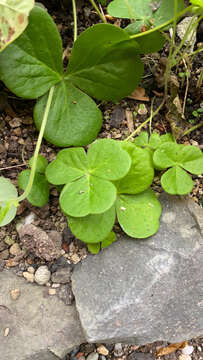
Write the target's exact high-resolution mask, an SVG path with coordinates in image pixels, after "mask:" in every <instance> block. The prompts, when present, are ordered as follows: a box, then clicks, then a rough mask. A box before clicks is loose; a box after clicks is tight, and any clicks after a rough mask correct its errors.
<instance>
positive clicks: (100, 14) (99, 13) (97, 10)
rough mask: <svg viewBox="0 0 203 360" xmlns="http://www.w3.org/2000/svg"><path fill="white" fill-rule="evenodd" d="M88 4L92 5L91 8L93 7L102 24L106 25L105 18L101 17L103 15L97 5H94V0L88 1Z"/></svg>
mask: <svg viewBox="0 0 203 360" xmlns="http://www.w3.org/2000/svg"><path fill="white" fill-rule="evenodd" d="M89 2H90V3H91V4H92V6H93V7H94V9H95V10H96V12H97V14H98V15H99V17H100V19H101V20H102V21H103V22H104V23H107V21H106V18H105V16H103V14H102V13H101V11H100V10H99V8H98V6H97V4H96V3H95V1H94V0H89Z"/></svg>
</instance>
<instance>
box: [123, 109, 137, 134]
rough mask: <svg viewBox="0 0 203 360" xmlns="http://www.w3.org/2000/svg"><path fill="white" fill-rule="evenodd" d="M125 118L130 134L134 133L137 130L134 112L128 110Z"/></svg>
mask: <svg viewBox="0 0 203 360" xmlns="http://www.w3.org/2000/svg"><path fill="white" fill-rule="evenodd" d="M125 116H126V120H127V125H128V129H129V131H130V133H132V132H133V131H134V130H135V128H134V122H133V113H132V111H130V110H126V111H125Z"/></svg>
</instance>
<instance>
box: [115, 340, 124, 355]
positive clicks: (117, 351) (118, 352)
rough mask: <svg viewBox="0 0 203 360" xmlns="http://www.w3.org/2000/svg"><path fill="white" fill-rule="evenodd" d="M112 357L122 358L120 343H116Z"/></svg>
mask: <svg viewBox="0 0 203 360" xmlns="http://www.w3.org/2000/svg"><path fill="white" fill-rule="evenodd" d="M114 356H115V357H121V356H123V347H122V344H121V343H117V344H115V346H114Z"/></svg>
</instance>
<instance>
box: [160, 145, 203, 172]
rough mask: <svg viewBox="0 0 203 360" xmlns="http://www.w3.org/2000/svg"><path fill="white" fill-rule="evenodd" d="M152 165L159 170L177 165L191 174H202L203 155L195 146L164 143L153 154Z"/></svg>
mask: <svg viewBox="0 0 203 360" xmlns="http://www.w3.org/2000/svg"><path fill="white" fill-rule="evenodd" d="M153 161H154V165H155V166H156V167H157V168H159V169H166V168H168V167H172V166H176V165H179V166H180V167H183V168H184V169H185V170H187V171H189V172H191V173H192V174H196V175H200V174H202V173H203V154H202V152H201V150H200V149H199V148H197V147H195V146H191V145H190V146H186V145H182V144H176V143H172V142H171V143H168V142H167V143H164V144H162V145H161V146H160V147H159V148H158V149H157V150H156V151H155V153H154V156H153Z"/></svg>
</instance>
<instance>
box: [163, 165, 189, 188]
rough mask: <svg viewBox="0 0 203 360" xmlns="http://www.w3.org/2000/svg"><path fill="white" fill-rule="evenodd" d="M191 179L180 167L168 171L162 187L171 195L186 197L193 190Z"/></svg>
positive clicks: (164, 175) (164, 176)
mask: <svg viewBox="0 0 203 360" xmlns="http://www.w3.org/2000/svg"><path fill="white" fill-rule="evenodd" d="M193 185H194V183H193V181H192V179H191V177H190V176H189V175H188V174H187V173H186V171H184V170H183V169H181V167H179V166H174V167H172V168H171V169H169V170H167V171H166V172H165V173H164V174H163V175H162V177H161V186H162V187H163V189H164V190H165V191H166V192H167V193H169V194H171V195H185V194H188V193H190V191H192V188H193Z"/></svg>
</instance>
